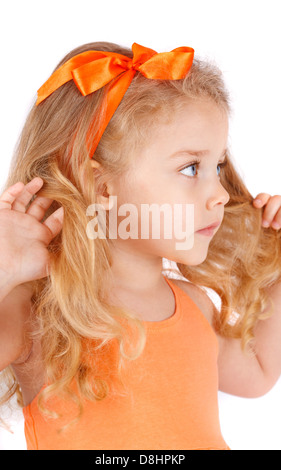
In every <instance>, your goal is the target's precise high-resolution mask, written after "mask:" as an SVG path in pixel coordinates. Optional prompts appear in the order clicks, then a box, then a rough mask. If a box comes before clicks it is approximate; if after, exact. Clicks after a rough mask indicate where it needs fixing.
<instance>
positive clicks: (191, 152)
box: [170, 149, 227, 158]
mask: <svg viewBox="0 0 281 470" xmlns="http://www.w3.org/2000/svg"><path fill="white" fill-rule="evenodd" d="M226 152H227V149H224V151H223V152H222V154H221V158H222V157H224V156H225V154H226ZM186 153H188V154H189V155H193V156H196V157H204V156H205V155H208V154H209V153H210V151H209V150H187V149H182V150H178V151H177V152H175V153H173V154H172V155H170V158H175V157H181V156H183V155H184V154H186Z"/></svg>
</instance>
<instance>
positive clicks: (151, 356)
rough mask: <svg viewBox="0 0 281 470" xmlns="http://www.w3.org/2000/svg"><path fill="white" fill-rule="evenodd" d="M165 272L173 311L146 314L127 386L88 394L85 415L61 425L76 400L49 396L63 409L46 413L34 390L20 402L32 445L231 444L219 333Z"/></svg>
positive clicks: (165, 446)
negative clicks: (91, 397)
mask: <svg viewBox="0 0 281 470" xmlns="http://www.w3.org/2000/svg"><path fill="white" fill-rule="evenodd" d="M165 279H166V281H167V283H168V284H169V286H170V288H171V289H172V291H173V294H174V297H175V302H176V308H175V312H174V314H173V315H172V316H171V317H169V318H168V319H166V320H163V321H160V322H157V321H156V322H144V323H145V326H146V334H147V339H146V345H145V348H144V350H143V352H142V354H141V355H140V356H139V358H137V359H136V360H133V361H128V363H127V368H126V374H125V376H124V377H126V393H123V395H122V394H119V395H118V394H117V395H116V394H115V395H114V394H112V395H110V394H109V396H107V397H106V398H105V399H103V400H101V401H96V402H91V401H85V405H84V406H85V408H84V413H83V414H82V417H81V418H80V419H79V420H78V421H77V422H76V423H75V424H72V425H70V426H69V427H68V428H66V429H65V430H63V431H62V432H60V430H61V428H62V426H63V425H64V424H66V423H67V422H69V420H70V418H72V419H73V417H75V413H77V408H75V406H74V405H73V403H72V402H71V401H68V400H65V401H63V400H62V399H59V398H53V399H52V407H53V409H55V410H56V411H59V412H62V417H60V418H57V419H54V418H49V417H46V416H45V415H42V414H41V413H40V411H39V409H38V406H37V398H38V396H37V397H35V398H34V400H33V401H32V402H31V404H29V405H28V406H26V407H25V408H24V409H23V413H24V418H25V436H26V441H27V448H28V449H29V450H32V449H38V450H71V449H72V450H124V449H126V450H151V449H155V450H170V449H173V450H178V449H181V450H195V449H196V450H199V449H204V450H207V449H212V450H216V449H220V450H224V449H225V450H228V449H229V447H228V446H227V444H226V443H225V441H224V439H223V437H222V434H221V429H220V424H219V409H218V369H217V355H218V342H217V338H216V335H215V333H214V332H213V330H212V328H211V326H210V325H209V323H208V321H207V320H206V318H205V317H204V315H203V313H202V312H201V311H200V309H199V308H198V307H197V305H196V304H195V303H194V302H193V301H192V300H191V298H190V297H189V296H188V295H187V294H186V293H185V292H184V291H183V290H182V289H180V287H178V286H177V285H176V284H175V283H173V281H172V280H171V279H168V278H166V277H165ZM105 363H106V361H105ZM48 406H49V404H48ZM74 409H75V413H74V414H73V411H74Z"/></svg>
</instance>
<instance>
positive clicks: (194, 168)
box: [180, 162, 200, 176]
mask: <svg viewBox="0 0 281 470" xmlns="http://www.w3.org/2000/svg"><path fill="white" fill-rule="evenodd" d="M199 163H200V162H193V163H191V164H190V165H188V166H185V167H184V168H183V169H182V170H180V172H182V171H185V170H189V173H185V176H196V174H194V173H195V172H196V171H198V170H197V169H198V167H199Z"/></svg>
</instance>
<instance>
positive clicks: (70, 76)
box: [36, 43, 194, 158]
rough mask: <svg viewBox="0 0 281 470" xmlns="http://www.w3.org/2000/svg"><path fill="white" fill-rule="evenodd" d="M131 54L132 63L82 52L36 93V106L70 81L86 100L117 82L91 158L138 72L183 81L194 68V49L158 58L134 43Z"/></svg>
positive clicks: (117, 56)
mask: <svg viewBox="0 0 281 470" xmlns="http://www.w3.org/2000/svg"><path fill="white" fill-rule="evenodd" d="M132 51H133V58H132V59H130V58H129V57H127V56H124V55H121V54H117V53H115V52H105V51H86V52H82V53H81V54H78V55H76V56H74V57H72V58H71V59H70V60H68V61H67V62H65V64H63V65H62V66H61V67H60V68H59V69H58V70H56V71H55V72H54V73H53V74H52V75H51V77H50V78H49V79H48V80H47V81H46V82H45V83H44V85H42V86H41V88H40V89H39V90H38V92H37V93H38V98H37V102H36V105H38V104H39V103H41V102H42V101H43V100H45V99H46V98H47V97H48V96H49V95H51V94H52V93H53V92H54V91H55V90H57V89H58V88H60V87H61V86H62V85H64V84H65V83H67V82H69V81H70V80H73V81H74V83H75V85H76V86H77V88H78V89H79V90H80V92H81V93H82V95H83V96H86V95H88V94H90V93H93V92H94V91H96V90H99V89H100V88H102V87H103V86H104V85H106V84H108V83H109V82H111V80H113V79H115V80H113V82H112V84H111V86H110V88H109V90H108V93H107V95H106V96H107V98H106V100H107V103H106V115H105V119H104V122H103V124H102V126H101V127H100V129H99V132H98V133H97V136H96V138H95V140H94V142H93V144H92V147H91V152H90V155H92V156H93V154H94V153H95V151H96V148H97V146H98V143H99V141H100V139H101V137H102V135H103V133H104V131H105V129H106V126H107V124H108V123H109V121H110V119H111V118H112V116H113V114H114V112H115V111H116V109H117V107H118V105H119V104H120V102H121V100H122V98H123V96H124V95H125V93H126V91H127V89H128V88H129V86H130V83H131V81H132V79H133V77H134V75H135V73H136V71H139V72H141V74H142V75H144V76H145V77H146V78H150V79H155V80H180V79H182V78H184V77H185V75H186V74H187V72H188V71H189V69H190V68H191V66H192V62H193V58H194V49H192V48H191V47H178V48H176V49H173V50H172V51H171V52H162V53H159V54H158V53H157V52H155V51H154V50H153V49H149V48H147V47H143V46H140V45H139V44H137V43H134V44H133V45H132ZM90 158H92V157H90Z"/></svg>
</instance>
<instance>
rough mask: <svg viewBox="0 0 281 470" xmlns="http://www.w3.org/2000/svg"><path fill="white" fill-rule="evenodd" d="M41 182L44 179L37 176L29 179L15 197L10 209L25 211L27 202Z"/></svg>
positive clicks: (41, 184) (40, 185) (42, 182)
mask: <svg viewBox="0 0 281 470" xmlns="http://www.w3.org/2000/svg"><path fill="white" fill-rule="evenodd" d="M43 184H44V181H43V180H42V178H39V177H36V178H33V180H31V181H29V183H27V184H26V185H25V186H24V188H23V190H22V192H21V193H20V194H19V196H18V197H17V198H16V200H15V202H14V203H13V206H12V209H13V210H15V211H18V212H25V211H26V206H27V204H28V203H29V202H30V200H31V199H32V197H33V196H34V194H36V193H37V191H39V189H40V188H41V187H42V186H43Z"/></svg>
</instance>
